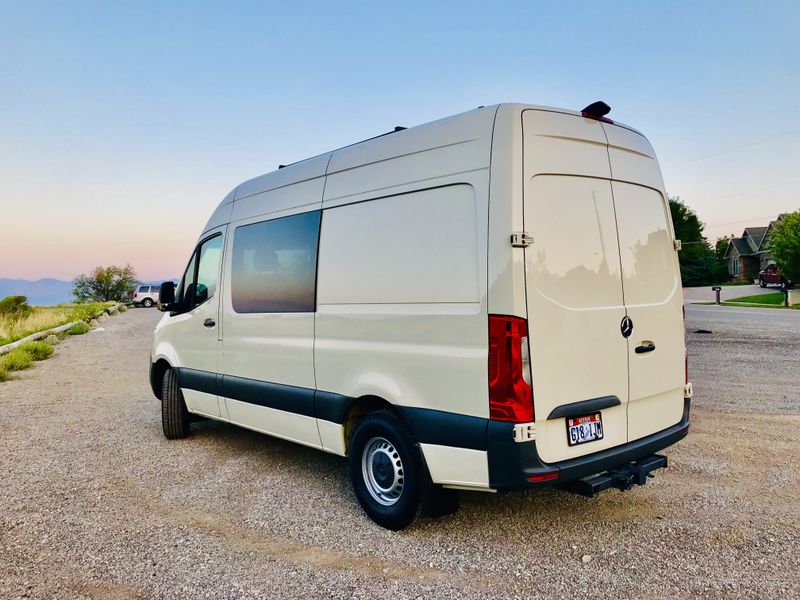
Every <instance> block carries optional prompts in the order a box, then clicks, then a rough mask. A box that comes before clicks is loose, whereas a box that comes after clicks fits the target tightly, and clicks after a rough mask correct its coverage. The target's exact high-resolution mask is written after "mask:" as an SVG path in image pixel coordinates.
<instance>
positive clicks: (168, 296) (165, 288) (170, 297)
mask: <svg viewBox="0 0 800 600" xmlns="http://www.w3.org/2000/svg"><path fill="white" fill-rule="evenodd" d="M173 304H175V284H174V283H173V282H171V281H165V282H164V283H162V284H161V289H160V290H159V292H158V307H159V309H161V310H162V311H167V310H170V309H171V306H172V305H173Z"/></svg>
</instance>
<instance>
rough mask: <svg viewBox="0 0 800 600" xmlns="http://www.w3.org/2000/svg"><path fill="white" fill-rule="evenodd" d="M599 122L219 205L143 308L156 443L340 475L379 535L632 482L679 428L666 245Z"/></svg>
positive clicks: (665, 221)
mask: <svg viewBox="0 0 800 600" xmlns="http://www.w3.org/2000/svg"><path fill="white" fill-rule="evenodd" d="M608 110H609V109H608V107H607V106H606V105H605V104H603V103H601V102H597V103H594V104H592V105H590V106H589V107H587V108H586V109H585V110H584V111H583V112H573V111H569V110H562V109H556V108H545V107H540V106H529V105H523V104H501V105H498V106H490V107H481V108H478V109H476V110H473V111H470V112H467V113H464V114H460V115H456V116H454V117H450V118H446V119H443V120H440V121H436V122H433V123H429V124H426V125H421V126H419V127H414V128H410V129H402V128H397V129H396V130H395V131H393V132H391V133H389V134H386V135H383V136H379V137H377V138H373V139H369V140H366V141H363V142H360V143H357V144H353V145H351V146H347V147H345V148H341V149H339V150H335V151H333V152H329V153H327V154H323V155H321V156H316V157H313V158H309V159H307V160H304V161H301V162H298V163H295V164H292V165H288V166H286V167H281V168H279V169H278V170H277V171H274V172H272V173H268V174H266V175H262V176H261V177H257V178H255V179H252V180H250V181H246V182H244V183H242V184H241V185H239V186H238V187H236V189H234V190H233V191H232V192H231V193H230V194H228V196H227V197H225V199H224V200H222V202H221V203H220V205H219V207H218V208H217V209H216V211H214V213H213V214H212V215H211V218H210V220H209V221H208V224H207V225H206V227H205V228H204V229H203V232H202V234H201V235H200V238H199V241H198V244H197V247H196V249H195V250H194V252H193V253H192V255H191V257H190V258H189V261H188V266H187V267H186V271H185V273H184V275H183V278H182V279H181V281H180V283H179V284H178V285H177V286H175V285H174V284H171V283H170V282H166V283H164V284H163V285H162V288H161V297H160V303H161V307H162V310H164V311H165V315H164V317H163V319H162V320H161V322H160V323H159V324H158V326H157V328H156V330H155V334H154V340H153V347H152V352H151V367H150V380H151V384H152V389H153V393H154V394H155V395H156V396H157V397H158V398H159V399H160V400H161V402H162V416H163V429H164V434H165V435H166V436H167V437H168V438H171V439H172V438H182V437H184V436H186V435H187V434H188V433H189V430H190V423H191V422H192V421H193V420H195V419H194V416H195V415H197V416H200V417H207V418H211V419H217V420H220V421H225V422H228V423H233V424H235V425H239V426H242V427H246V428H248V429H253V430H256V431H260V432H263V433H267V434H270V435H273V436H277V437H280V438H284V439H287V440H291V441H293V442H297V443H300V444H304V445H306V446H312V447H314V448H319V449H320V450H324V451H326V452H332V453H334V454H338V455H341V456H346V457H348V458H349V464H350V473H351V476H352V481H353V488H354V490H355V495H356V497H357V498H358V501H359V502H360V504H361V506H362V507H363V508H364V510H365V511H366V513H367V514H368V515H369V516H370V517H371V518H372V519H373V520H374V521H376V522H377V523H379V524H380V525H382V526H384V527H388V528H391V529H401V528H403V527H406V526H407V525H409V524H410V523H411V522H412V521H413V519H414V518H415V516H416V515H417V514H418V512H420V511H422V512H425V511H427V512H428V513H429V514H434V515H435V514H446V513H448V512H452V511H453V510H455V508H456V506H457V504H456V502H457V500H456V491H455V490H484V491H500V490H513V489H534V488H540V487H546V486H554V485H559V486H562V487H563V488H565V489H568V490H571V491H575V492H578V493H582V494H586V495H592V494H594V493H595V492H598V491H600V490H602V489H605V488H609V487H616V488H619V489H627V488H629V487H631V486H632V485H634V484H642V483H644V482H645V480H646V477H647V476H648V474H649V473H650V472H651V471H653V470H654V469H656V468H659V467H662V466H666V458H665V457H663V456H660V455H658V454H655V453H656V452H658V451H659V450H661V449H663V448H665V447H667V446H669V445H671V444H674V443H675V442H677V441H678V440H680V439H681V438H683V437H684V436H685V435H686V433H687V431H688V428H689V398H690V397H691V385H690V384H689V383H688V381H687V380H686V370H685V356H686V355H685V344H684V329H683V320H682V296H681V281H680V272H679V269H678V258H677V248H678V247H679V243H678V242H677V241H676V240H675V239H674V233H673V228H672V224H671V221H670V213H669V209H668V206H667V200H666V197H665V192H664V185H663V182H662V180H661V173H660V171H659V166H658V162H657V161H656V157H655V154H654V153H653V149H652V148H651V146H650V144H649V143H648V141H647V140H646V139H645V138H644V137H643V136H642V134H640V133H639V132H638V131H636V130H634V129H632V128H630V127H628V126H626V125H621V124H619V123H614V122H613V121H611V120H610V119H608V118H606V117H605V116H604V115H605V114H607V112H608Z"/></svg>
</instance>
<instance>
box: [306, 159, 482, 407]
mask: <svg viewBox="0 0 800 600" xmlns="http://www.w3.org/2000/svg"><path fill="white" fill-rule="evenodd" d="M483 179H484V182H483V185H482V186H481V191H478V190H477V189H475V188H474V187H473V186H470V185H463V184H462V185H455V186H445V187H441V188H434V189H431V190H422V191H419V192H415V193H410V194H403V195H400V196H394V197H390V198H384V199H377V200H374V201H371V202H364V203H358V204H353V205H348V206H344V207H340V208H335V209H331V210H327V211H325V212H324V213H323V219H322V233H321V237H320V257H319V275H318V287H317V315H316V340H315V349H314V357H315V373H316V379H317V387H318V389H320V390H324V391H328V392H334V393H337V394H342V395H345V396H348V397H351V398H357V397H360V396H366V395H373V396H379V397H381V398H383V399H385V400H387V401H389V402H391V403H393V404H397V405H400V406H410V407H421V408H430V409H435V410H440V411H450V412H454V413H460V414H466V415H472V416H477V417H488V396H487V393H488V392H487V383H486V382H487V374H486V370H487V362H486V357H487V354H486V353H487V348H486V344H487V340H486V332H487V327H488V325H487V320H486V314H485V302H484V297H485V284H484V283H483V282H484V281H485V279H482V278H480V272H481V269H480V265H479V261H478V256H482V255H485V241H484V240H485V238H484V237H483V236H480V243H479V236H478V230H479V229H481V230H484V231H485V214H486V210H485V206H486V181H485V180H486V173H485V172H484V176H483ZM481 197H482V201H479V198H481ZM479 205H480V206H481V209H478V206H479ZM479 223H480V225H479ZM392 224H394V226H392ZM450 230H452V231H456V232H458V234H457V235H454V236H448V235H447V232H448V231H450Z"/></svg>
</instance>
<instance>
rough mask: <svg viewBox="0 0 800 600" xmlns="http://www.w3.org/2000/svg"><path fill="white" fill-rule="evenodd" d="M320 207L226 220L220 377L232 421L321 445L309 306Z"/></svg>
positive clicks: (312, 294)
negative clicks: (238, 220) (290, 212)
mask: <svg viewBox="0 0 800 600" xmlns="http://www.w3.org/2000/svg"><path fill="white" fill-rule="evenodd" d="M320 222H321V211H312V212H305V213H301V214H295V215H291V216H284V217H278V218H274V217H273V218H266V219H265V217H256V218H253V219H247V220H245V221H242V222H240V223H236V224H233V225H231V229H230V230H229V232H230V233H229V251H228V252H227V255H226V265H225V282H226V285H225V286H224V292H223V294H224V301H223V307H222V320H223V341H222V355H223V359H222V360H223V377H222V381H221V386H220V395H221V396H222V397H223V398H224V403H225V409H226V411H227V417H228V419H229V420H230V421H231V422H232V423H236V424H237V425H241V426H242V427H247V428H248V429H254V430H256V431H261V432H264V433H268V434H270V435H274V436H277V437H281V438H284V439H288V440H292V441H294V442H299V443H301V444H306V445H309V446H314V447H320V445H321V444H320V439H319V432H318V431H317V424H316V419H315V418H314V387H315V385H314V310H315V305H316V273H317V246H318V243H319V231H320Z"/></svg>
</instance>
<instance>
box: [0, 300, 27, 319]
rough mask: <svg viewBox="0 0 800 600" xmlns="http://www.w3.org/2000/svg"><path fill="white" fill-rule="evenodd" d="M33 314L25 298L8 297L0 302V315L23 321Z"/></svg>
mask: <svg viewBox="0 0 800 600" xmlns="http://www.w3.org/2000/svg"><path fill="white" fill-rule="evenodd" d="M32 313H33V307H32V306H30V305H29V304H28V298H26V297H25V296H8V297H6V298H3V299H2V300H0V315H2V316H6V317H13V318H15V319H24V318H25V317H28V316H29V315H31V314H32Z"/></svg>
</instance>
